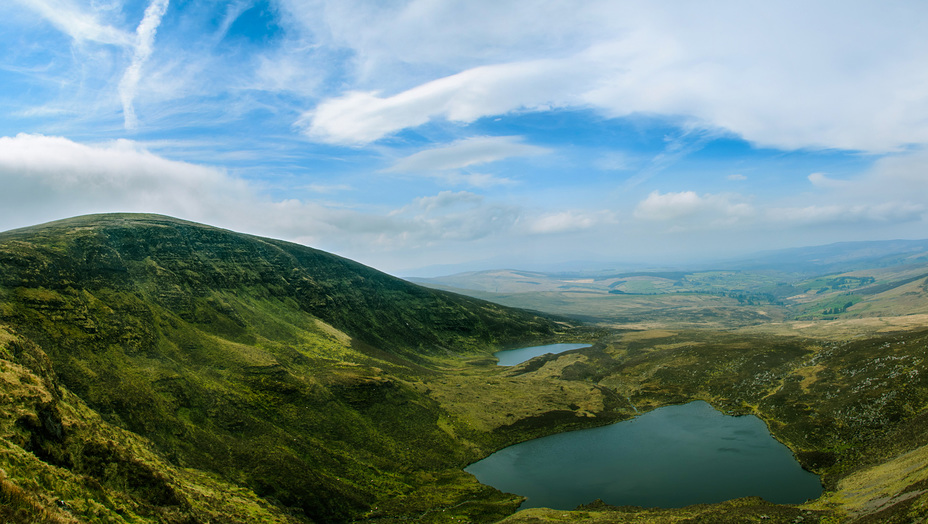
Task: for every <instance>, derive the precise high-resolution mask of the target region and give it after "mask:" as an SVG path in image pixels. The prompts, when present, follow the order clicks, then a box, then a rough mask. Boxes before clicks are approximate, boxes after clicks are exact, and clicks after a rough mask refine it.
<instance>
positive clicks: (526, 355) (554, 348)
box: [493, 344, 591, 366]
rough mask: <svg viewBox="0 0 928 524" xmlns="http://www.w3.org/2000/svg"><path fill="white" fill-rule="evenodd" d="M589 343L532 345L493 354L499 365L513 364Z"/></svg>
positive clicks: (585, 346)
mask: <svg viewBox="0 0 928 524" xmlns="http://www.w3.org/2000/svg"><path fill="white" fill-rule="evenodd" d="M588 347H591V346H590V345H589V344H548V345H546V346H532V347H527V348H519V349H507V350H505V351H497V352H496V353H493V356H494V357H496V358H498V359H499V362H498V363H497V364H498V365H500V366H515V365H516V364H521V363H522V362H525V361H526V360H529V359H533V358H535V357H537V356H541V355H544V354H546V353H563V352H565V351H570V350H572V349H580V348H588Z"/></svg>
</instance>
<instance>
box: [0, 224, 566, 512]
mask: <svg viewBox="0 0 928 524" xmlns="http://www.w3.org/2000/svg"><path fill="white" fill-rule="evenodd" d="M562 327H563V326H562V325H561V324H559V323H558V322H556V321H554V320H552V319H551V318H546V317H542V316H539V315H536V314H533V313H530V312H526V311H521V310H515V309H510V308H505V307H502V306H498V305H494V304H491V303H489V302H484V301H480V300H476V299H472V298H467V297H463V296H460V295H455V294H452V293H447V292H441V291H435V290H430V289H427V288H423V287H420V286H417V285H415V284H411V283H409V282H406V281H403V280H400V279H397V278H394V277H391V276H389V275H387V274H384V273H381V272H379V271H376V270H374V269H371V268H369V267H366V266H363V265H361V264H358V263H356V262H352V261H350V260H347V259H344V258H341V257H338V256H335V255H332V254H329V253H325V252H322V251H319V250H315V249H311V248H308V247H305V246H301V245H297V244H292V243H287V242H283V241H278V240H272V239H267V238H259V237H255V236H250V235H244V234H238V233H234V232H230V231H227V230H223V229H218V228H215V227H209V226H205V225H201V224H196V223H191V222H186V221H182V220H178V219H174V218H170V217H164V216H157V215H135V214H107V215H93V216H84V217H78V218H73V219H68V220H62V221H58V222H52V223H48V224H44V225H40V226H35V227H29V228H24V229H18V230H13V231H8V232H5V233H0V365H2V368H0V374H2V377H0V379H2V385H3V386H4V387H3V388H2V390H3V391H2V392H3V395H4V397H5V398H6V399H7V400H6V401H4V404H3V407H2V408H0V435H2V438H0V443H2V445H3V446H4V448H5V449H4V454H0V455H3V456H5V457H6V458H4V459H2V460H0V468H2V469H0V474H3V475H4V476H3V477H0V481H2V482H3V485H2V488H3V491H2V493H3V496H4V497H5V498H6V499H8V500H11V501H13V502H14V503H12V506H10V507H12V508H14V509H15V508H17V507H18V508H19V509H16V510H15V511H13V510H11V511H12V513H11V514H9V515H6V517H7V518H8V519H12V520H13V521H14V522H15V521H17V519H18V520H19V521H22V522H28V521H41V520H42V519H45V520H46V521H49V522H67V521H69V520H68V519H74V518H77V519H78V520H79V521H83V520H91V521H96V520H113V521H122V520H132V519H133V518H143V517H144V518H145V519H150V520H154V521H163V522H198V521H204V522H205V521H208V520H210V519H219V520H223V521H230V522H233V521H275V520H278V521H307V520H308V521H340V520H348V519H350V518H354V517H355V516H357V515H359V514H360V513H362V512H365V511H368V512H369V511H372V509H371V508H372V507H374V506H375V505H376V504H378V503H382V502H385V501H390V500H394V501H395V500H397V499H402V498H403V496H410V495H409V494H411V493H415V492H416V490H417V489H420V488H421V487H422V486H423V485H426V484H428V483H430V482H431V481H430V480H428V475H431V474H432V473H428V472H436V473H434V474H445V473H441V472H446V471H455V470H459V469H460V467H462V466H463V465H466V464H467V463H468V462H469V461H472V460H474V459H475V458H477V457H478V456H479V455H480V454H481V453H484V452H482V451H480V450H481V449H482V448H481V444H480V443H479V442H472V443H470V444H469V445H465V444H466V443H467V442H468V440H467V436H466V435H465V434H463V433H462V432H463V431H465V429H466V428H461V429H457V428H455V427H454V425H453V424H451V423H449V422H448V417H447V415H446V414H445V413H444V411H443V410H442V409H441V408H440V407H439V406H438V404H437V403H436V402H435V401H433V400H431V399H430V398H429V397H428V396H427V395H425V394H424V392H423V387H422V386H421V385H420V383H419V382H418V379H419V377H420V376H422V375H424V374H429V373H433V371H430V370H433V369H435V367H436V366H438V365H440V363H441V362H442V360H441V359H442V358H447V357H448V355H458V356H460V355H470V356H472V357H473V358H475V359H488V358H489V357H490V353H491V352H492V351H494V350H496V349H499V348H500V347H502V346H503V345H506V344H513V343H516V342H523V341H525V342H531V341H536V340H541V339H545V338H550V337H552V336H553V335H555V333H556V332H557V330H559V329H562ZM475 438H476V437H475ZM452 476H454V474H452ZM460 477H461V478H462V479H463V478H464V475H463V473H461V474H460ZM455 478H457V477H455ZM423 479H426V480H423ZM459 480H460V479H459ZM455 482H457V480H456V481H455ZM460 482H462V483H463V484H462V486H464V487H462V488H461V489H463V490H465V491H467V490H471V491H475V490H476V491H480V490H484V489H490V488H486V487H483V486H480V485H479V484H477V483H476V482H475V481H469V480H467V479H464V480H460ZM492 491H495V490H492ZM404 494H405V495H404ZM494 496H496V495H492V494H490V495H484V496H482V497H481V498H484V499H487V500H491V499H493V497H494ZM407 498H408V497H407ZM17 504H18V506H17ZM4 507H6V506H4ZM426 507H427V505H426ZM43 508H44V509H43ZM17 512H19V513H17ZM16 515H20V517H16ZM56 519H57V520H56Z"/></svg>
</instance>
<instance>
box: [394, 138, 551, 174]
mask: <svg viewBox="0 0 928 524" xmlns="http://www.w3.org/2000/svg"><path fill="white" fill-rule="evenodd" d="M522 141H523V138H522V137H519V136H474V137H469V138H464V139H461V140H457V141H455V142H452V143H451V144H449V145H445V146H438V147H434V148H431V149H426V150H424V151H420V152H418V153H414V154H412V155H409V156H407V157H405V158H402V159H400V160H398V161H397V162H396V163H394V164H393V166H392V167H390V168H389V169H388V171H396V172H410V171H411V172H418V171H447V170H453V169H460V168H464V167H468V166H472V165H479V164H487V163H490V162H497V161H500V160H505V159H507V158H511V157H518V156H533V155H540V154H544V153H547V152H548V150H547V149H545V148H543V147H538V146H533V145H529V144H524V143H522Z"/></svg>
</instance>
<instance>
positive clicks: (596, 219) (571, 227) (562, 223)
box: [527, 211, 614, 234]
mask: <svg viewBox="0 0 928 524" xmlns="http://www.w3.org/2000/svg"><path fill="white" fill-rule="evenodd" d="M613 221H614V219H613V218H612V217H611V216H610V214H609V213H606V212H589V211H558V212H554V213H546V214H543V215H541V216H538V217H536V218H534V219H532V220H530V221H529V223H528V227H527V229H528V231H529V232H530V233H534V234H552V233H572V232H577V231H582V230H586V229H591V228H593V227H596V226H598V225H602V224H604V223H611V222H613Z"/></svg>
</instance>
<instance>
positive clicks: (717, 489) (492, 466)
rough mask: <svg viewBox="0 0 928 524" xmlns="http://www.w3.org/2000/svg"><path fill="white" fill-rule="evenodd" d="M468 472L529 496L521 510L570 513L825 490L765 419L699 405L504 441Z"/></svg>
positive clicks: (801, 497)
mask: <svg viewBox="0 0 928 524" xmlns="http://www.w3.org/2000/svg"><path fill="white" fill-rule="evenodd" d="M465 471H467V472H469V473H471V474H473V475H474V476H476V477H477V479H478V480H479V481H480V482H482V483H483V484H487V485H490V486H493V487H495V488H497V489H499V490H501V491H504V492H508V493H515V494H518V495H522V496H525V497H527V500H526V501H525V502H524V503H523V504H522V508H523V509H524V508H532V507H548V508H554V509H564V510H567V509H573V508H575V507H576V506H578V505H580V504H586V503H589V502H592V501H594V500H596V499H602V500H603V501H604V502H606V503H607V504H612V505H632V506H644V507H665V508H676V507H682V506H687V505H690V504H697V503H714V502H721V501H724V500H729V499H733V498H738V497H746V496H760V497H763V498H764V499H766V500H768V501H770V502H775V503H779V504H797V503H802V502H805V501H806V500H808V499H814V498H817V497H818V496H819V495H820V494H821V493H822V485H821V482H820V481H819V478H818V476H816V475H814V474H812V473H810V472H808V471H806V470H804V469H802V467H800V466H799V463H798V462H796V460H795V458H794V457H793V455H792V453H791V452H790V450H789V448H787V447H786V446H784V445H783V444H781V443H780V442H778V441H777V440H775V439H774V438H773V437H772V436H771V435H770V433H769V431H768V430H767V426H766V425H765V424H764V422H763V421H762V420H760V419H759V418H757V417H755V416H741V417H732V416H727V415H724V414H723V413H721V412H719V411H717V410H716V409H714V408H713V407H712V406H710V405H709V404H707V403H705V402H702V401H697V402H690V403H689V404H685V405H681V406H668V407H663V408H659V409H656V410H654V411H651V412H649V413H646V414H644V415H641V416H639V417H636V418H634V419H632V420H628V421H624V422H619V423H616V424H612V425H609V426H604V427H599V428H593V429H586V430H580V431H572V432H568V433H561V434H557V435H551V436H549V437H543V438H539V439H535V440H531V441H528V442H524V443H522V444H517V445H514V446H510V447H508V448H505V449H502V450H500V451H498V452H496V453H494V454H493V455H490V456H489V457H487V458H485V459H483V460H481V461H479V462H476V463H474V464H471V465H470V466H468V467H467V468H465Z"/></svg>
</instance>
